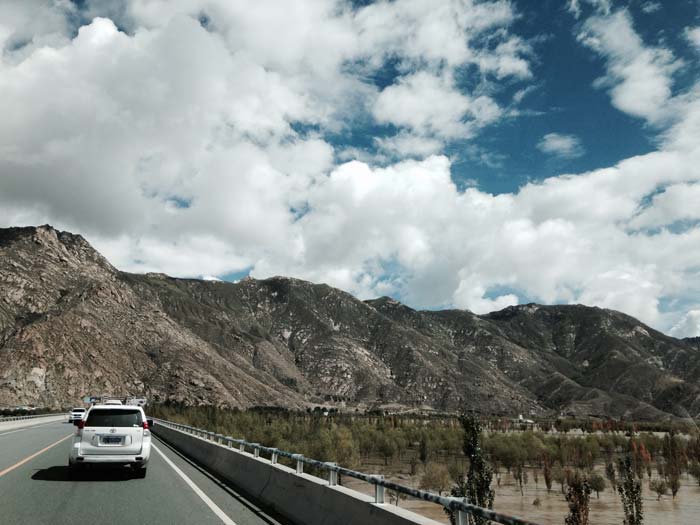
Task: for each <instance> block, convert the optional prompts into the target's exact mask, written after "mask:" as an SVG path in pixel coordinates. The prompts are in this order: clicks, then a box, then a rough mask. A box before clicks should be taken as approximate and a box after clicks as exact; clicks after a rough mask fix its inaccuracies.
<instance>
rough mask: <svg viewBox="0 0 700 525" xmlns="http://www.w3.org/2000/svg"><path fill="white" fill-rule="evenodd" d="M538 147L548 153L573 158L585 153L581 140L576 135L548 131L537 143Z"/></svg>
mask: <svg viewBox="0 0 700 525" xmlns="http://www.w3.org/2000/svg"><path fill="white" fill-rule="evenodd" d="M537 149H539V150H540V151H541V152H543V153H547V154H548V155H555V156H557V157H561V158H565V159H572V158H575V157H580V156H581V155H583V154H584V153H585V150H584V148H583V144H581V140H580V139H579V138H578V137H576V136H575V135H565V134H562V133H547V134H546V135H544V136H543V137H542V140H540V141H539V142H538V143H537Z"/></svg>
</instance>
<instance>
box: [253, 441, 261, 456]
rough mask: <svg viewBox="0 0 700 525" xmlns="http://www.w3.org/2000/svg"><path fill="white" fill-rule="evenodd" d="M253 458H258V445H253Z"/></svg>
mask: <svg viewBox="0 0 700 525" xmlns="http://www.w3.org/2000/svg"><path fill="white" fill-rule="evenodd" d="M253 456H255V457H256V458H259V457H260V443H253Z"/></svg>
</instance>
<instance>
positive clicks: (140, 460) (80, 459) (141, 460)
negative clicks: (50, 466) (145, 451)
mask: <svg viewBox="0 0 700 525" xmlns="http://www.w3.org/2000/svg"><path fill="white" fill-rule="evenodd" d="M148 459H149V458H148V457H144V456H140V455H139V456H127V455H125V454H115V455H113V456H111V455H106V454H93V455H89V456H77V457H75V458H71V463H72V464H78V465H79V464H85V463H90V464H94V463H109V464H112V465H118V464H121V465H142V466H145V465H146V464H147V463H148Z"/></svg>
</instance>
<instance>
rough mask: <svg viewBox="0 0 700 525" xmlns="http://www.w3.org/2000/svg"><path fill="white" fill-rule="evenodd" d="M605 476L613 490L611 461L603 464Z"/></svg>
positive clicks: (614, 482)
mask: <svg viewBox="0 0 700 525" xmlns="http://www.w3.org/2000/svg"><path fill="white" fill-rule="evenodd" d="M605 477H606V478H608V481H609V482H610V485H611V486H612V488H613V490H615V486H616V481H615V467H614V466H613V463H612V461H608V463H607V464H606V465H605Z"/></svg>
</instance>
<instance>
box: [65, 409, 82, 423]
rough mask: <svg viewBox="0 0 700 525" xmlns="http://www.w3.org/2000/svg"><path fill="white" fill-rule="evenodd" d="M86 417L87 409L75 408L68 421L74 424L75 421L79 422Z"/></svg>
mask: <svg viewBox="0 0 700 525" xmlns="http://www.w3.org/2000/svg"><path fill="white" fill-rule="evenodd" d="M84 415H85V409H84V408H81V407H78V408H74V409H73V410H71V411H70V412H69V413H68V421H69V422H70V423H72V422H73V421H78V420H79V419H83V416H84Z"/></svg>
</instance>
